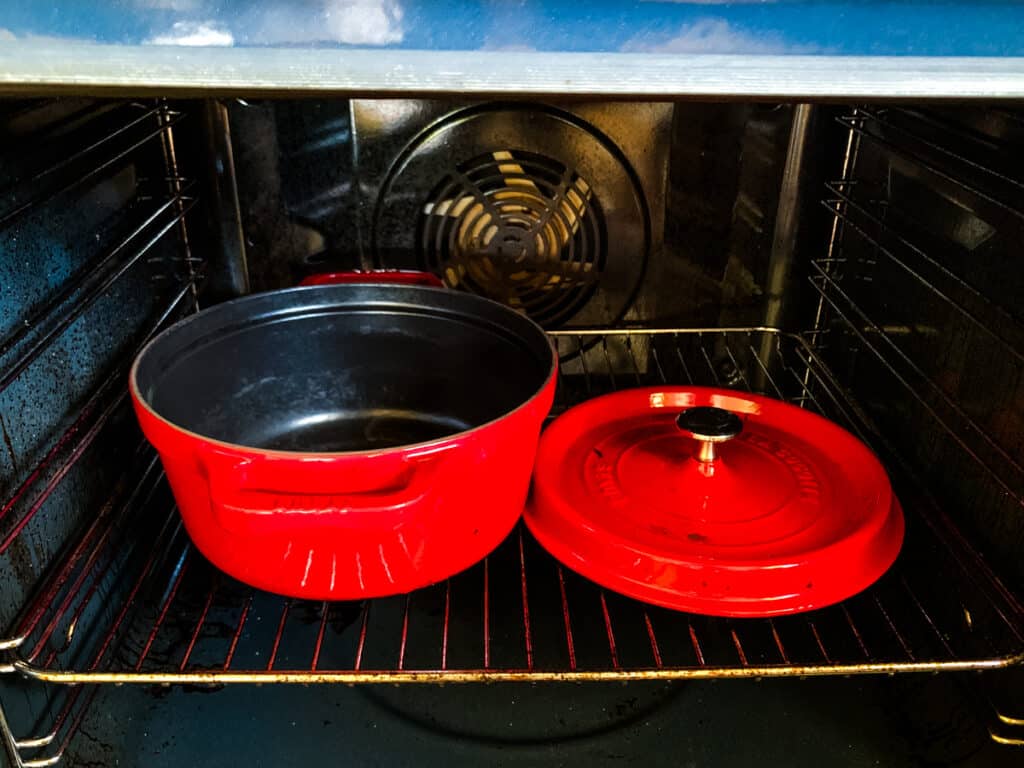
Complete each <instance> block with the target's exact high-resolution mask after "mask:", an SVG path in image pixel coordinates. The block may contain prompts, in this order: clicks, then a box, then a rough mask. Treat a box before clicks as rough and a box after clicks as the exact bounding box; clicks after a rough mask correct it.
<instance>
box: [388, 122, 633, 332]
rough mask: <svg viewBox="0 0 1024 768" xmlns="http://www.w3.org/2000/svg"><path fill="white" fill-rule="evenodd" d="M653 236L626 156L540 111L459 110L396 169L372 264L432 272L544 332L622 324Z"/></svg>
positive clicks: (417, 142)
mask: <svg viewBox="0 0 1024 768" xmlns="http://www.w3.org/2000/svg"><path fill="white" fill-rule="evenodd" d="M649 233H650V224H649V220H648V215H647V208H646V205H645V203H644V200H643V196H642V194H641V192H640V186H639V184H638V183H637V181H636V178H635V174H634V173H633V171H632V170H631V168H630V167H629V164H628V162H627V161H626V160H625V158H624V157H623V156H622V154H621V152H620V151H619V150H618V149H617V148H616V147H615V146H614V145H613V144H612V143H611V142H610V141H609V140H608V139H607V138H605V137H604V136H602V135H601V134H600V133H599V132H598V131H597V130H596V129H594V128H593V127H592V126H589V125H587V124H586V123H584V122H583V121H581V120H580V119H579V118H576V117H574V116H571V115H568V114H566V113H562V112H560V111H556V110H553V109H547V108H540V107H536V106H529V107H526V106H524V107H504V108H475V109H468V110H463V111H459V112H455V113H452V114H450V115H448V116H447V117H446V118H444V119H443V120H442V121H440V122H439V123H435V124H434V125H432V126H431V127H429V128H427V129H426V130H424V131H422V132H421V133H420V134H419V135H418V136H416V137H415V138H414V139H413V140H412V142H410V144H409V145H408V146H407V147H406V149H405V151H404V152H402V153H401V154H400V155H399V157H398V158H397V160H396V162H395V163H394V164H393V165H392V167H391V170H390V172H389V174H388V177H387V181H386V183H385V184H384V185H383V186H382V188H381V193H380V197H379V199H378V204H377V209H376V214H375V216H374V223H373V243H374V246H375V248H374V252H375V257H376V261H377V265H378V266H387V267H395V266H402V267H411V268H416V269H426V270H429V271H431V272H434V273H435V274H437V275H439V276H440V277H441V278H442V279H443V280H444V281H445V283H446V284H447V285H448V286H449V287H451V288H455V289H459V290H465V291H469V292H472V293H475V294H479V295H481V296H486V297H488V298H491V299H494V300H496V301H501V302H504V303H506V304H508V305H510V306H512V307H514V308H516V309H519V310H521V311H523V312H525V313H526V314H527V315H529V316H530V317H532V318H533V319H534V320H536V321H537V322H539V323H540V324H542V325H544V326H545V327H549V328H551V327H558V326H562V325H567V324H568V325H603V324H609V323H614V322H615V321H616V320H618V319H620V318H621V317H622V315H623V314H624V313H625V312H626V311H627V310H628V309H629V307H630V304H631V302H632V301H633V299H634V297H635V295H636V291H637V289H638V287H639V284H640V282H641V280H642V279H643V276H644V271H645V268H646V263H647V256H648V251H649V247H650V234H649ZM410 258H412V259H414V263H409V260H410Z"/></svg>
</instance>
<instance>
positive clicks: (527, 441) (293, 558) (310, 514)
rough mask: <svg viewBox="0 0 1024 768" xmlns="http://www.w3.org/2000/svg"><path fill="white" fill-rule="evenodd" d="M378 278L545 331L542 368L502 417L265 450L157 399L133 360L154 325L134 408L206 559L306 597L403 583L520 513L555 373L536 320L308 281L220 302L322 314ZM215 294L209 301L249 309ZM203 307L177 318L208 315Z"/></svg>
mask: <svg viewBox="0 0 1024 768" xmlns="http://www.w3.org/2000/svg"><path fill="white" fill-rule="evenodd" d="M378 290H379V291H380V296H381V298H382V299H386V300H387V301H385V302H384V306H385V307H386V306H390V304H389V303H388V302H399V301H402V302H407V301H413V300H414V301H416V302H419V303H420V304H424V303H426V305H429V304H430V303H431V302H432V301H434V300H435V297H436V301H437V302H443V303H444V304H445V307H446V311H448V310H451V308H452V307H454V308H456V309H460V310H461V309H462V305H463V304H464V303H466V302H468V303H469V304H472V305H473V306H470V307H467V311H469V312H472V311H474V310H476V309H480V310H484V311H485V313H487V314H489V316H490V317H491V318H496V319H497V321H501V322H504V321H507V322H508V323H510V326H509V327H512V328H515V329H518V332H523V333H525V334H527V336H529V334H531V333H533V330H532V329H533V328H536V333H537V334H539V336H540V338H537V339H533V340H532V343H534V344H535V345H539V344H540V343H541V338H543V343H544V344H546V345H547V346H546V349H547V350H548V353H549V355H550V363H549V368H548V375H547V376H546V378H541V379H539V380H538V388H537V389H536V391H535V392H534V393H533V394H532V396H531V397H529V399H527V400H526V401H525V402H522V403H521V404H519V405H518V407H515V408H514V409H513V410H511V411H510V412H508V413H505V414H503V415H501V417H500V418H496V419H493V420H491V421H489V422H488V423H484V424H481V425H479V426H475V427H473V428H470V429H465V430H463V431H459V432H457V433H455V434H452V435H450V436H447V437H443V438H441V439H434V440H428V441H425V442H420V443H417V444H414V445H400V446H395V447H389V448H383V449H378V450H368V451H341V452H322V453H302V452H297V451H290V450H288V451H284V450H265V449H261V448H256V447H251V446H248V445H242V444H234V443H232V442H227V441H222V440H217V439H213V438H211V437H209V436H204V435H201V434H198V433H197V432H195V431H192V430H190V429H187V428H184V427H182V426H180V425H179V424H176V423H174V420H173V419H170V418H167V417H166V414H161V413H159V412H158V409H156V408H154V406H153V403H152V402H150V398H149V397H148V396H147V393H146V392H144V391H143V390H144V388H145V387H141V386H140V384H139V378H140V376H139V373H138V371H139V367H140V364H142V361H143V360H144V358H145V356H146V355H147V353H148V352H150V350H151V348H153V347H158V345H161V344H162V343H164V344H165V345H166V341H162V340H165V337H166V336H167V334H173V333H174V332H175V329H171V330H170V331H168V332H167V333H166V334H162V335H161V336H159V337H157V339H155V340H154V341H153V342H152V344H151V346H150V347H147V349H146V350H144V351H143V352H142V353H141V354H140V356H139V359H137V360H136V363H135V365H134V366H133V369H132V376H131V394H132V400H133V403H134V406H135V411H136V413H137V415H138V418H139V422H140V424H141V426H142V430H143V432H144V433H145V435H146V437H147V438H148V439H149V440H150V442H152V443H153V445H154V446H156V448H157V450H158V451H159V453H160V457H161V459H162V461H163V465H164V468H165V470H166V472H167V476H168V479H169V481H170V484H171V488H172V490H173V492H174V496H175V499H176V501H177V503H178V507H179V509H180V510H181V514H182V518H183V520H184V523H185V527H186V529H187V531H188V533H189V535H190V536H191V538H192V539H193V541H194V542H195V544H196V546H197V547H198V548H199V550H200V551H201V552H202V553H203V554H204V555H205V556H206V557H207V558H208V559H209V560H210V561H211V562H212V563H214V564H215V565H216V566H217V567H219V568H221V569H222V570H224V571H225V572H227V573H228V574H230V575H231V576H234V577H235V578H238V579H239V580H241V581H244V582H246V583H248V584H251V585H253V586H256V587H259V588H261V589H266V590H269V591H273V592H278V593H282V594H287V595H292V596H295V597H300V598H306V599H315V600H350V599H361V598H366V597H373V596H382V595H389V594H396V593H401V592H406V591H409V590H412V589H416V588H419V587H421V586H425V585H427V584H430V583H433V582H436V581H439V580H442V579H444V578H446V577H447V576H450V575H452V574H454V573H456V572H458V571H460V570H462V569H464V568H466V567H468V566H470V565H472V564H473V563H475V562H477V561H478V560H480V559H481V558H482V557H484V556H485V555H487V554H488V553H489V552H490V551H491V550H492V549H494V547H496V546H497V545H498V544H499V543H500V542H501V541H502V540H503V539H504V538H505V536H507V535H508V533H509V531H510V530H511V529H512V528H513V526H514V525H515V522H516V521H517V520H518V518H519V516H520V514H521V513H522V509H523V506H524V503H525V500H526V495H527V491H528V488H529V482H530V473H531V470H532V468H533V461H534V456H535V453H536V446H537V440H538V436H539V433H540V428H541V424H542V422H543V420H544V418H545V416H546V415H547V413H548V411H549V409H550V407H551V403H552V400H553V397H554V391H555V384H556V377H555V369H556V365H557V361H556V358H555V355H554V351H553V349H552V348H551V346H550V344H549V343H548V342H547V340H546V338H545V337H544V336H543V331H541V329H540V328H537V327H536V326H533V324H532V323H530V322H529V321H528V320H526V319H525V318H522V317H521V316H520V315H518V314H516V313H514V312H513V311H512V310H508V309H506V308H505V307H501V306H500V305H496V304H494V303H493V302H488V301H486V300H481V299H478V298H477V297H472V296H467V295H463V294H454V293H452V292H446V291H439V290H432V289H424V288H409V287H405V286H401V287H384V286H367V285H341V286H326V287H318V288H303V289H297V290H290V291H283V292H277V293H278V294H280V296H278V297H272V296H269V295H268V294H263V295H262V296H254V297H247V298H245V299H241V300H238V301H236V302H229V304H235V305H239V304H241V303H242V302H250V303H251V304H252V306H253V312H254V313H256V314H257V316H258V315H259V311H261V310H260V306H262V305H266V304H267V303H268V302H270V301H274V302H276V303H277V304H281V303H285V304H287V303H289V302H290V303H293V304H295V305H296V306H300V305H301V304H302V303H304V302H305V303H308V304H309V305H310V306H312V307H313V308H314V311H316V312H320V311H321V309H320V307H321V306H322V305H324V304H328V303H330V301H331V300H333V299H334V298H336V295H335V294H337V292H338V291H341V292H342V295H348V294H350V293H352V292H358V293H359V294H360V295H365V296H369V297H371V298H372V299H374V300H376V297H377V291H378ZM410 292H411V293H410ZM285 294H292V296H290V297H289V296H285ZM261 302H262V305H261ZM224 306H225V305H219V307H216V308H214V310H208V312H217V311H219V312H220V314H221V315H224V314H226V313H230V312H235V313H236V314H237V313H238V312H239V311H241V312H242V314H243V315H244V314H246V313H247V311H248V310H246V307H245V306H242V307H241V309H239V308H238V307H234V308H230V307H229V308H227V309H224V310H221V309H220V308H221V307H224ZM377 311H378V312H379V311H386V310H377ZM504 313H507V315H506V314H504ZM204 314H205V313H200V314H199V315H196V316H194V317H193V318H191V319H190V320H187V321H185V322H186V323H203V322H204ZM214 319H216V316H215V317H214ZM223 322H224V323H227V321H223ZM526 324H528V325H526ZM227 325H228V327H230V324H227ZM214 330H215V331H216V329H214ZM182 332H185V331H182ZM297 343H301V340H298V341H297ZM539 348H540V347H539V346H534V349H535V350H536V349H539ZM271 356H272V354H271V351H270V350H268V357H271ZM169 359H173V358H169ZM147 364H150V365H151V363H147ZM168 364H170V363H168ZM466 375H472V371H467V372H466ZM147 376H148V374H145V375H143V377H142V378H147ZM479 395H480V397H487V396H488V393H487V391H480V392H479ZM198 406H199V404H197V407H198Z"/></svg>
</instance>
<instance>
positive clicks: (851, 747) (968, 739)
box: [69, 677, 1020, 768]
mask: <svg viewBox="0 0 1024 768" xmlns="http://www.w3.org/2000/svg"><path fill="white" fill-rule="evenodd" d="M70 752H71V754H70V756H69V764H70V765H72V766H81V767H85V766H90V767H92V766H111V765H117V766H145V767H146V768H164V767H165V766H166V767H167V768H171V767H172V766H173V767H174V768H179V767H180V766H183V765H197V766H198V765H234V766H268V767H269V766H275V767H276V766H289V765H316V764H324V762H325V759H327V760H333V761H334V762H336V763H337V764H344V765H359V766H378V765H380V766H406V765H408V766H417V768H428V767H429V766H443V767H444V768H460V767H461V766H481V765H488V766H531V765H546V766H547V765H550V766H578V765H586V766H588V768H597V767H598V766H605V765H608V766H611V765H616V766H621V765H628V764H633V763H639V762H642V763H643V765H645V766H652V767H654V766H673V768H679V767H680V766H686V767H687V768H698V767H701V768H702V767H703V766H714V768H731V767H732V766H755V765H769V766H771V765H785V766H787V768H798V767H799V766H815V768H817V767H818V766H821V765H825V764H827V765H830V766H834V767H836V768H838V767H841V766H858V767H860V766H918V765H930V766H931V765H959V766H987V767H994V766H1002V765H1006V766H1010V765H1019V763H1018V762H1017V761H1018V760H1019V758H1020V755H1019V753H1017V752H1015V751H1014V750H1013V749H1007V748H1000V747H997V746H996V745H994V744H992V742H990V741H989V740H988V737H987V734H986V733H985V730H984V727H983V726H982V725H981V724H980V723H978V722H977V721H976V720H975V719H974V718H973V717H972V715H971V713H970V710H969V709H968V708H967V707H966V706H965V705H964V704H963V703H962V701H961V700H960V699H959V697H958V696H957V695H956V692H955V689H954V686H953V684H952V682H951V681H950V680H949V678H937V677H913V678H907V677H904V678H896V679H867V678H863V679H856V678H855V679H846V680H843V679H838V680H837V679H810V680H770V681H761V682H751V681H719V682H707V681H699V682H691V683H678V684H670V685H666V684H662V683H658V684H631V685H629V686H625V685H622V684H618V683H616V684H590V685H586V684H584V685H580V684H561V685H544V686H531V685H489V686H484V685H480V686H472V685H471V686H459V685H452V686H446V687H419V686H415V687H413V686H405V687H394V686H387V687H383V686H382V687H363V688H349V687H343V686H320V687H301V686H263V687H255V686H244V687H243V686H239V687H232V688H226V689H223V690H219V691H212V692H211V691H199V690H183V689H180V688H163V689H154V688H140V687H123V688H112V687H108V688H106V689H104V690H102V691H100V693H99V695H98V696H97V698H96V699H95V701H94V703H93V705H92V707H91V708H90V711H89V714H88V715H87V717H86V719H85V721H84V722H83V724H82V727H81V728H80V730H79V732H78V733H77V735H76V737H75V739H74V741H73V742H72V745H71V748H70Z"/></svg>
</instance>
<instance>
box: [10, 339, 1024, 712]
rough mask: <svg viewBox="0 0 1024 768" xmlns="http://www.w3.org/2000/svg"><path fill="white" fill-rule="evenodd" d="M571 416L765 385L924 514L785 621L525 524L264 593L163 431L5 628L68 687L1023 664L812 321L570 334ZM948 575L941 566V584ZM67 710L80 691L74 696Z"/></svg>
mask: <svg viewBox="0 0 1024 768" xmlns="http://www.w3.org/2000/svg"><path fill="white" fill-rule="evenodd" d="M553 336H554V338H555V341H556V343H557V345H558V347H559V349H560V352H561V355H562V360H563V364H562V371H561V378H560V385H559V394H558V397H557V404H556V408H555V413H557V412H559V411H561V410H564V409H565V408H566V407H568V406H570V405H572V404H573V403H575V402H579V401H580V400H583V399H585V398H587V397H592V396H595V395H598V394H601V393H603V392H609V391H613V390H616V389H619V388H622V387H627V386H636V385H649V384H650V385H655V384H664V383H682V384H689V383H693V384H710V385H716V386H726V387H735V388H738V389H742V390H749V391H759V392H765V393H767V394H770V395H773V396H775V397H781V398H784V399H786V400H788V401H790V402H793V403H796V404H798V405H800V406H802V407H805V408H809V409H812V410H814V411H818V412H820V413H822V414H824V415H826V416H828V417H829V418H832V419H834V420H836V421H838V422H840V423H842V424H844V425H845V426H846V427H847V428H849V429H851V430H852V431H854V432H855V433H856V434H858V435H859V436H861V437H862V438H863V439H865V440H867V441H868V442H869V444H871V445H873V447H874V448H875V449H876V451H878V452H879V454H880V455H881V457H882V459H883V461H885V462H886V463H887V465H888V466H889V467H890V468H891V469H893V470H894V471H893V478H894V483H895V487H896V490H897V492H898V494H899V495H900V497H901V500H902V502H903V506H904V509H905V512H906V516H907V536H906V543H905V545H904V550H903V552H902V553H901V555H900V557H899V559H898V561H897V563H896V564H895V566H894V567H893V568H892V569H891V570H890V572H889V573H888V574H886V575H885V576H884V577H883V578H882V579H881V580H880V581H879V582H878V583H877V584H876V585H875V586H873V587H871V588H870V589H868V590H866V591H865V592H863V593H861V594H860V595H857V596H855V597H854V598H852V599H850V600H847V601H845V602H843V603H841V604H839V605H836V606H833V607H830V608H825V609H822V610H818V611H814V612H810V613H806V614H802V615H798V616H788V617H780V618H775V619H736V620H730V619H720V618H710V617H704V616H696V615H691V614H686V613H680V612H674V611H669V610H664V609H660V608H655V607H651V606H646V605H644V604H642V603H638V602H636V601H633V600H630V599H627V598H624V597H621V596H619V595H616V594H613V593H611V592H608V591H606V590H603V589H601V588H599V587H598V586H596V585H594V584H593V583H591V582H588V581H587V580H585V579H583V578H582V577H579V576H577V575H576V574H574V573H573V572H571V571H570V570H568V569H565V568H563V567H561V566H560V565H559V564H558V563H556V562H555V561H554V560H553V559H552V558H550V557H549V556H548V555H546V554H545V553H544V552H543V551H541V549H540V547H539V546H538V545H537V544H536V543H535V542H534V541H533V540H532V538H531V537H530V535H529V533H528V532H527V531H525V529H524V528H522V526H520V527H518V528H517V529H516V530H515V531H514V532H513V533H512V535H511V536H510V537H509V539H508V540H507V541H506V542H505V543H504V544H503V545H502V546H501V547H499V548H498V550H496V551H495V552H494V553H493V554H492V555H490V556H489V557H488V558H486V559H485V560H484V561H483V562H481V563H480V564H478V565H477V566H474V567H473V568H470V569H469V570H467V571H465V572H463V573H461V574H458V575H457V576H454V577H452V578H451V579H448V580H447V581H445V582H443V583H440V584H437V585H434V586H432V587H429V588H426V589H421V590H418V591H416V592H413V593H411V594H408V595H402V596H397V597H392V598H384V599H377V600H371V601H365V602H361V603H311V602H305V601H298V600H290V599H286V598H283V597H280V596H276V595H272V594H269V593H266V592H261V591H258V590H254V589H251V588H249V587H247V586H245V585H242V584H240V583H239V582H237V581H235V580H233V579H231V578H229V577H227V576H224V575H222V574H220V573H219V572H217V571H216V570H215V569H214V568H213V567H212V566H211V565H209V564H208V563H207V562H206V561H205V559H204V558H203V557H202V556H201V555H199V554H198V552H196V551H195V550H194V549H193V548H192V546H191V545H190V543H189V541H188V538H187V536H186V535H185V532H184V531H183V529H182V527H181V524H180V519H179V516H178V515H177V513H176V511H175V509H174V505H173V499H172V497H171V495H170V493H169V490H168V488H167V486H166V483H165V482H164V479H163V475H162V472H161V470H160V465H159V462H158V460H157V459H156V457H155V456H154V455H153V454H152V453H151V451H150V450H149V448H148V447H147V446H146V445H145V443H144V442H141V441H140V444H139V449H138V451H137V453H136V457H135V460H134V462H133V463H132V465H131V466H130V467H129V468H128V469H127V471H126V472H125V476H124V478H123V481H122V482H121V483H120V484H119V486H118V487H117V488H116V489H115V491H114V493H113V494H112V496H111V498H110V499H109V501H108V503H107V504H106V505H105V506H104V508H103V510H102V511H101V512H100V513H99V515H97V516H96V517H95V518H94V519H93V520H92V521H91V523H90V524H89V526H88V527H87V529H86V530H85V531H84V532H83V533H82V535H81V537H80V538H79V539H78V541H77V543H76V544H75V545H74V546H73V547H71V548H70V549H69V550H68V552H67V554H66V556H65V558H64V560H63V562H62V563H61V564H60V565H59V567H57V568H56V569H55V570H54V572H53V574H52V576H51V577H50V578H49V580H48V581H47V582H46V583H45V584H44V586H43V587H42V588H41V590H40V591H39V593H38V594H37V595H36V596H35V598H34V599H33V600H32V601H31V603H30V604H29V606H28V607H27V608H26V610H25V611H24V613H23V614H22V616H21V618H20V620H19V621H18V622H17V623H16V625H15V626H14V627H13V628H12V630H11V632H10V633H9V635H8V639H7V640H5V641H2V642H0V649H3V650H4V652H5V653H6V656H7V667H6V668H7V669H8V670H12V671H13V670H16V671H18V672H20V673H21V674H23V675H24V676H26V677H28V678H32V679H35V680H41V681H48V682H52V683H144V684H153V683H166V684H175V683H176V684H198V685H204V684H226V683H270V682H279V683H414V682H418V683H423V682H467V681H501V680H504V681H509V680H523V681H541V680H576V681H583V680H637V679H677V678H723V677H753V678H757V677H779V676H807V675H837V674H843V675H848V674H865V673H896V672H914V671H918V672H921V671H938V670H984V669H995V668H1002V667H1007V666H1011V665H1014V664H1017V663H1019V662H1021V661H1022V660H1024V628H1022V626H1024V623H1022V611H1021V608H1020V606H1019V605H1018V604H1017V603H1016V602H1015V601H1014V599H1013V597H1012V596H1011V595H1010V594H1009V593H1008V592H1007V591H1006V590H1005V589H1004V588H1003V587H1002V586H1001V585H1000V583H999V582H998V581H997V580H996V578H995V577H994V576H993V575H992V574H991V573H990V571H989V570H988V569H987V567H986V566H985V564H984V563H983V562H982V561H981V559H980V558H979V557H978V556H977V554H976V553H975V552H973V551H972V550H971V549H970V547H969V546H968V545H967V543H966V542H965V541H964V540H963V539H962V538H961V537H960V536H959V534H958V533H957V531H956V529H955V528H954V527H953V526H952V525H951V523H950V522H949V520H948V519H947V517H946V516H945V515H944V514H943V512H942V511H941V510H940V509H939V507H938V506H936V503H935V501H934V500H933V499H930V498H929V497H928V495H927V494H926V493H925V492H924V491H923V490H922V489H921V488H920V487H919V486H918V485H917V484H915V483H914V482H913V481H912V480H910V479H909V478H908V477H907V476H906V474H905V473H904V472H902V471H900V466H901V462H900V461H899V459H898V457H896V456H892V455H890V454H889V453H888V452H887V449H886V447H885V445H884V444H882V443H881V442H880V441H879V439H878V437H877V435H876V434H875V433H874V431H873V430H872V429H871V426H870V424H869V423H868V422H867V421H866V420H865V419H863V418H862V417H861V415H860V409H859V408H858V406H857V403H856V402H854V401H853V400H852V399H851V398H850V397H849V396H848V394H847V393H846V392H845V391H844V390H843V389H842V388H841V387H840V386H839V385H838V384H837V383H836V381H835V380H834V379H833V377H832V375H831V374H830V372H829V371H828V369H827V368H826V367H825V366H824V364H823V363H822V362H821V360H820V358H819V357H818V356H817V354H816V353H815V352H814V351H813V350H812V348H811V347H810V346H809V345H808V344H807V343H806V342H805V341H804V339H803V338H801V337H799V336H795V335H788V334H784V333H781V332H778V331H775V330H772V329H765V328H737V329H660V330H630V331H616V332H613V333H606V332H601V331H572V332H559V333H555V334H553ZM937 575H941V578H936V577H937ZM70 690H71V691H72V693H71V694H70V695H69V696H68V702H67V703H66V704H65V705H64V709H63V710H61V711H60V712H58V714H57V720H58V722H60V723H63V722H65V721H67V720H68V719H69V718H70V717H71V715H69V713H70V712H71V711H72V709H75V708H76V707H77V706H78V705H80V703H81V702H80V701H79V700H80V698H81V694H80V693H78V691H82V690H85V689H83V688H76V689H70Z"/></svg>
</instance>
